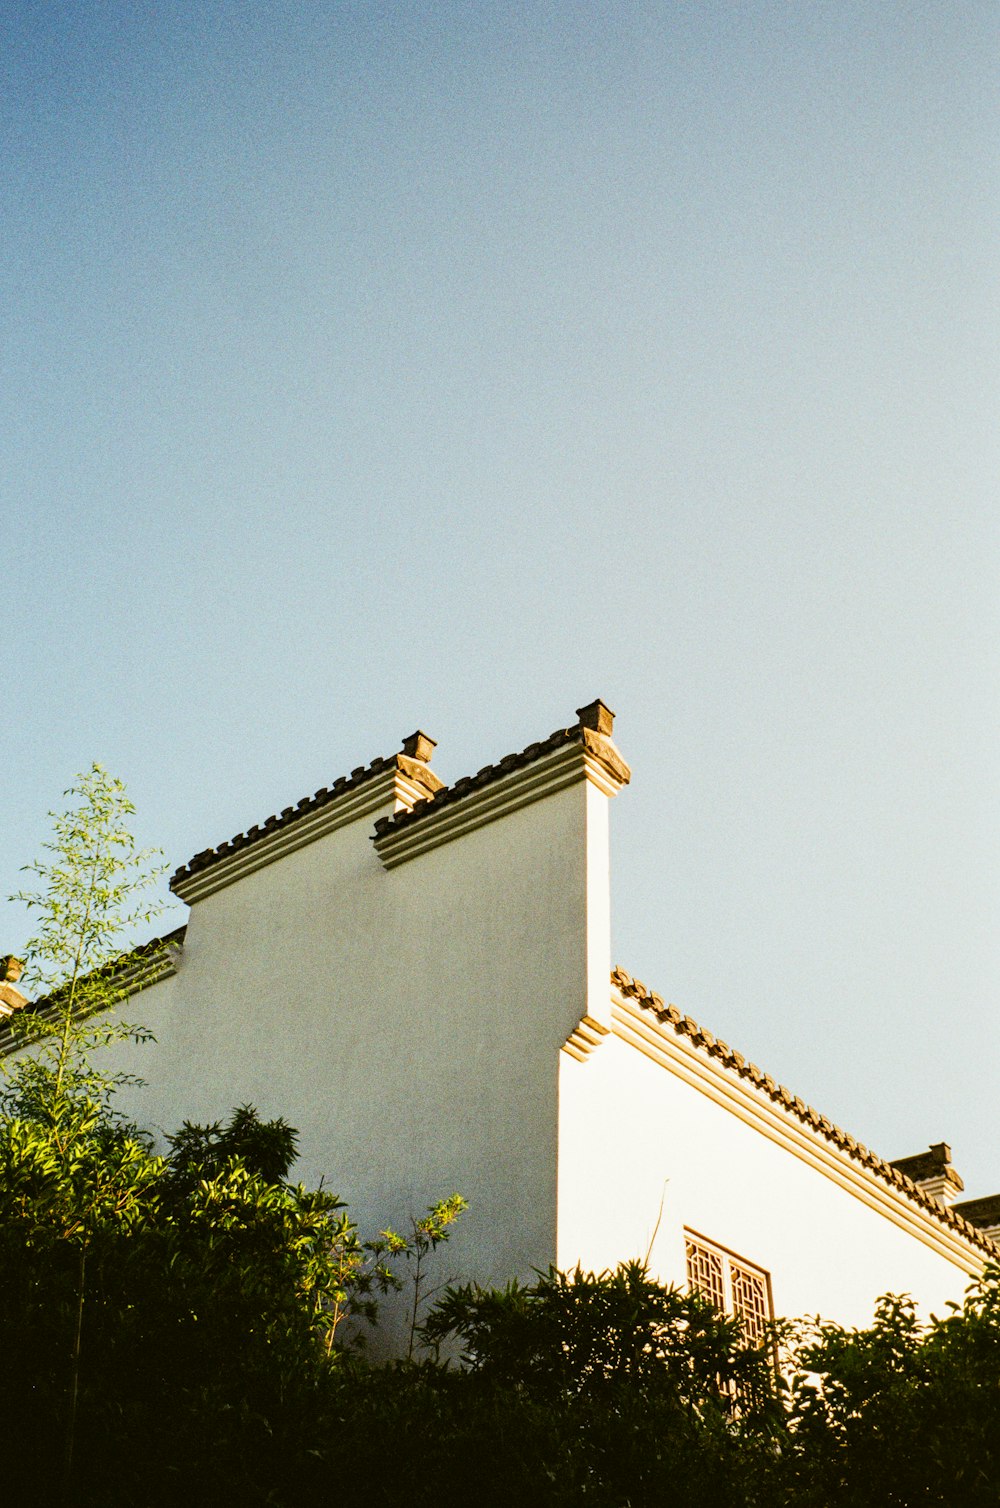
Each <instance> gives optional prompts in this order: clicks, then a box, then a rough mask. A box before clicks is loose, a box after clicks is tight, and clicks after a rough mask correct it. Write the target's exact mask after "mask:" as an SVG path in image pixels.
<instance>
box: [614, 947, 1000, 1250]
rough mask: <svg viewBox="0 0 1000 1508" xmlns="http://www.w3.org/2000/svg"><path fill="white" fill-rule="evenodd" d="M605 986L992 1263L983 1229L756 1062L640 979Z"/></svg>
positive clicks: (620, 975) (622, 977)
mask: <svg viewBox="0 0 1000 1508" xmlns="http://www.w3.org/2000/svg"><path fill="white" fill-rule="evenodd" d="M611 983H612V986H613V987H614V988H616V989H617V990H618V991H619V992H620V994H621V995H622V997H623V998H624V999H626V1000H630V1001H632V1002H634V1004H636V1005H637V1006H639V1007H640V1009H641V1010H643V1011H646V1012H648V1013H649V1014H650V1015H651V1016H653V1017H655V1019H656V1021H657V1022H658V1023H659V1024H660V1026H661V1027H669V1028H671V1029H672V1030H673V1032H674V1033H675V1034H676V1035H677V1036H678V1037H684V1038H686V1039H687V1041H688V1042H689V1043H690V1045H691V1046H693V1047H694V1048H696V1049H697V1050H698V1051H699V1053H700V1054H702V1055H704V1056H705V1057H706V1058H712V1059H715V1060H716V1061H717V1063H719V1064H720V1065H721V1066H723V1067H725V1068H727V1069H729V1070H730V1072H733V1073H735V1074H737V1075H738V1076H739V1077H740V1078H741V1079H743V1080H745V1081H746V1082H748V1083H749V1084H751V1085H752V1086H753V1088H754V1089H756V1090H757V1091H758V1093H760V1094H763V1095H765V1096H766V1097H767V1098H768V1099H769V1100H771V1101H772V1102H773V1103H774V1104H775V1105H776V1106H778V1107H779V1108H780V1110H782V1111H783V1112H784V1113H785V1114H786V1115H789V1116H791V1117H793V1118H794V1119H795V1120H797V1121H799V1122H801V1124H802V1125H804V1126H807V1127H809V1129H810V1130H812V1131H813V1132H815V1133H817V1134H818V1135H819V1136H821V1137H823V1138H824V1139H825V1140H826V1141H827V1142H829V1143H830V1144H831V1145H832V1146H834V1147H836V1149H837V1150H838V1152H840V1153H841V1154H843V1155H845V1156H847V1157H848V1158H850V1159H851V1160H853V1161H854V1162H856V1163H859V1164H860V1165H861V1166H862V1167H863V1168H865V1169H866V1170H867V1171H868V1172H869V1173H871V1174H874V1176H875V1177H876V1179H878V1180H879V1181H880V1182H881V1183H883V1184H885V1185H887V1186H889V1187H891V1188H892V1189H893V1190H894V1191H895V1192H896V1193H897V1194H902V1195H904V1196H905V1197H906V1198H907V1199H908V1200H909V1201H911V1202H912V1203H913V1204H915V1205H918V1206H919V1208H920V1210H921V1212H922V1213H923V1214H925V1215H930V1216H932V1217H933V1219H934V1220H935V1221H937V1222H939V1223H940V1224H942V1225H944V1226H947V1227H948V1229H949V1230H950V1231H952V1232H954V1233H955V1234H956V1235H958V1236H961V1237H962V1238H964V1240H965V1241H967V1242H968V1243H969V1244H970V1245H972V1246H975V1247H976V1248H977V1249H978V1250H979V1251H981V1252H982V1253H983V1254H984V1255H985V1256H988V1257H992V1258H994V1259H996V1256H997V1245H996V1243H995V1242H994V1241H993V1240H992V1239H991V1238H990V1237H989V1236H988V1235H987V1234H986V1233H985V1231H984V1230H981V1229H980V1228H979V1227H978V1226H977V1225H975V1224H973V1223H972V1222H971V1221H970V1220H967V1219H965V1218H964V1217H963V1216H962V1215H960V1214H958V1213H957V1212H956V1210H955V1209H954V1208H950V1207H949V1206H947V1205H944V1204H942V1203H941V1202H940V1201H939V1200H937V1199H935V1198H934V1197H933V1195H931V1194H929V1193H927V1191H926V1190H924V1189H922V1188H920V1187H919V1186H918V1185H917V1184H916V1183H914V1181H913V1179H912V1178H909V1177H908V1176H907V1175H906V1174H905V1173H903V1172H902V1171H901V1170H900V1169H899V1168H897V1167H894V1166H893V1164H892V1163H891V1162H887V1161H886V1160H885V1158H882V1157H879V1156H878V1155H877V1153H875V1152H872V1151H871V1150H870V1148H868V1147H866V1146H864V1144H863V1143H862V1142H859V1141H857V1140H856V1139H855V1137H853V1136H851V1135H850V1133H849V1132H847V1131H844V1130H842V1129H841V1127H840V1126H838V1125H836V1124H835V1123H834V1122H833V1121H831V1120H830V1119H829V1118H828V1117H827V1116H825V1115H821V1114H820V1112H819V1111H818V1110H815V1109H814V1108H813V1107H812V1105H807V1104H806V1102H805V1101H804V1100H803V1099H801V1098H800V1097H799V1096H798V1095H795V1094H793V1093H792V1091H791V1090H790V1089H787V1088H786V1087H785V1085H784V1084H778V1083H776V1082H775V1080H774V1079H773V1078H772V1077H771V1076H770V1074H767V1073H764V1072H763V1070H762V1069H760V1068H758V1067H757V1065H756V1063H750V1062H748V1061H747V1059H746V1058H745V1057H744V1056H743V1054H742V1053H740V1052H737V1051H736V1050H735V1049H734V1048H732V1047H730V1046H729V1044H728V1043H727V1042H723V1041H722V1040H721V1039H720V1038H718V1037H715V1036H713V1034H712V1033H711V1032H710V1031H707V1030H706V1029H705V1028H704V1027H703V1026H700V1025H699V1024H698V1022H697V1021H694V1020H693V1019H692V1018H691V1017H690V1016H685V1015H684V1014H683V1013H682V1012H681V1011H679V1010H678V1009H677V1007H676V1006H675V1005H668V1004H667V1003H666V1002H665V1001H664V1000H663V998H662V997H661V996H660V995H658V994H656V992H655V991H653V990H650V989H648V988H647V986H646V985H644V984H643V983H642V981H641V980H638V979H634V978H633V977H632V975H631V974H629V973H628V972H627V971H626V970H625V969H622V968H615V969H613V970H612V971H611ZM976 1202H978V1201H971V1200H970V1201H969V1203H970V1204H973V1203H976Z"/></svg>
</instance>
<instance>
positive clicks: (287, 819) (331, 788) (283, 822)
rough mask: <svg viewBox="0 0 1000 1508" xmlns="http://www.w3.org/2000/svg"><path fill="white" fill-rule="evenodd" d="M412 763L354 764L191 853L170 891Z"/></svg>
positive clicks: (402, 759)
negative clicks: (220, 840) (287, 803)
mask: <svg viewBox="0 0 1000 1508" xmlns="http://www.w3.org/2000/svg"><path fill="white" fill-rule="evenodd" d="M414 763H415V761H412V760H410V759H408V758H407V757H406V755H404V754H390V755H388V756H386V755H383V754H379V755H377V756H376V757H375V758H374V759H373V760H372V761H371V763H370V764H367V765H358V766H357V767H356V768H355V769H353V770H352V771H351V773H350V774H349V775H339V776H338V777H337V779H336V780H334V781H333V782H332V783H331V784H330V785H323V786H320V788H319V790H318V791H315V792H314V793H313V795H311V796H303V797H302V799H301V801H297V802H296V803H295V805H294V806H286V807H283V808H282V810H281V811H280V812H279V813H277V814H276V815H273V816H270V817H268V818H266V820H265V821H264V822H258V823H255V824H254V826H253V827H249V828H247V830H246V832H244V833H237V834H236V835H235V837H232V838H229V839H227V840H226V842H225V843H220V844H218V846H217V847H215V848H203V849H202V850H201V852H200V853H196V854H195V856H194V858H192V859H189V860H188V862H187V863H186V864H182V865H181V866H180V868H179V869H177V870H175V871H174V873H173V874H172V875H171V877H170V888H171V890H173V889H175V888H176V886H177V885H178V884H181V883H183V881H184V880H186V879H189V878H190V877H191V876H192V875H194V874H198V873H199V872H200V871H201V870H203V869H209V868H210V867H211V866H212V865H213V864H217V863H218V862H219V860H220V859H225V858H228V857H229V856H230V854H234V853H238V852H239V851H240V849H243V848H249V847H250V846H251V844H253V843H257V842H259V840H260V839H261V838H265V837H269V836H270V835H271V833H274V832H278V831H279V830H280V829H281V828H284V827H288V826H289V825H290V824H291V823H293V822H297V821H298V820H299V819H300V818H301V817H305V816H308V815H309V813H310V812H315V811H319V809H320V808H321V807H323V806H326V805H327V804H328V802H330V801H335V800H337V798H338V797H340V796H343V795H344V793H345V792H346V791H351V790H354V789H355V788H356V787H358V786H361V785H364V784H365V782H366V781H368V780H371V779H372V777H373V776H375V775H381V774H382V772H383V771H384V770H391V769H401V768H404V767H405V769H406V770H407V771H409V770H411V769H412V767H413V764H414Z"/></svg>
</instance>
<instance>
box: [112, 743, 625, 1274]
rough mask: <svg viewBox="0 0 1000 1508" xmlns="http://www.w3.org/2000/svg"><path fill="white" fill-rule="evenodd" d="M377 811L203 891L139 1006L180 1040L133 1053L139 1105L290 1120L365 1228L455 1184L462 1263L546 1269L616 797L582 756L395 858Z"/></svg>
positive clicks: (172, 1112) (456, 1242) (135, 1104)
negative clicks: (573, 774) (384, 848)
mask: <svg viewBox="0 0 1000 1508" xmlns="http://www.w3.org/2000/svg"><path fill="white" fill-rule="evenodd" d="M384 811H385V813H386V814H388V813H390V812H391V811H392V806H391V805H387V806H386V807H385V808H384ZM378 815H379V813H378V812H375V813H369V814H368V815H367V816H365V817H363V818H360V819H358V820H357V821H354V822H352V823H350V824H349V825H347V826H344V827H341V828H338V829H336V830H335V831H333V832H331V833H329V834H327V835H326V836H325V837H323V838H320V839H318V840H317V841H315V842H313V843H311V844H310V845H309V846H307V847H304V848H301V849H299V850H297V851H295V852H292V853H290V854H287V855H286V856H285V857H283V858H280V859H278V860H276V861H275V862H274V863H272V864H270V865H268V866H267V867H264V868H261V869H258V870H257V871H255V872H253V873H250V874H248V875H246V876H245V877H243V878H242V879H240V880H238V881H236V882H235V883H233V884H231V885H229V886H227V887H226V888H224V889H221V890H219V891H217V892H215V893H214V894H211V895H208V896H206V897H205V898H204V899H202V900H199V901H197V902H196V903H195V904H194V905H193V907H192V909H191V916H190V920H189V923H188V929H187V935H186V940H185V946H184V951H183V954H182V956H181V958H180V961H179V965H178V972H177V974H176V976H175V977H173V978H171V979H169V980H166V981H164V982H163V983H161V984H158V985H154V986H153V987H152V988H151V989H149V990H148V991H145V992H143V993H142V994H141V995H139V996H138V997H135V998H133V999H132V1000H130V1001H129V1002H128V1005H127V1009H126V1010H125V1015H126V1016H127V1017H128V1018H129V1019H135V1020H140V1021H143V1022H144V1023H146V1024H148V1025H149V1026H150V1028H151V1029H152V1030H153V1031H154V1033H155V1035H156V1037H157V1039H158V1041H157V1044H156V1046H154V1047H147V1048H143V1049H139V1050H134V1051H133V1053H132V1054H127V1053H125V1054H123V1053H121V1052H120V1051H119V1058H120V1060H121V1061H122V1062H123V1063H124V1062H125V1060H126V1058H129V1059H130V1062H129V1066H134V1067H136V1068H137V1069H138V1071H139V1072H141V1073H142V1074H143V1076H144V1077H145V1078H146V1079H147V1080H148V1085H147V1087H146V1088H145V1089H141V1090H136V1091H134V1092H132V1094H131V1098H130V1104H129V1108H130V1109H132V1110H133V1112H134V1113H135V1115H136V1117H137V1118H138V1119H139V1120H141V1121H142V1122H143V1123H145V1124H147V1125H155V1126H159V1127H162V1128H163V1129H165V1130H169V1129H173V1128H175V1127H176V1126H177V1125H178V1124H179V1123H180V1121H181V1120H182V1119H183V1118H187V1119H193V1120H207V1119H208V1120H210V1119H217V1118H219V1117H223V1116H225V1115H226V1114H227V1113H228V1112H229V1110H230V1109H231V1108H232V1107H233V1106H234V1105H236V1104H238V1103H241V1102H244V1101H249V1102H252V1103H253V1104H255V1105H256V1106H257V1107H258V1109H259V1110H260V1112H261V1113H262V1114H263V1115H266V1116H273V1115H279V1114H280V1115H284V1116H285V1117H286V1118H287V1119H288V1120H289V1121H291V1123H292V1124H293V1125H295V1126H297V1127H298V1128H299V1131H300V1133H301V1142H300V1146H301V1161H300V1164H299V1167H298V1168H297V1170H296V1171H297V1176H301V1177H302V1178H303V1179H304V1180H306V1181H317V1180H318V1179H319V1178H320V1177H321V1176H323V1177H325V1180H326V1186H327V1187H328V1188H332V1189H333V1190H335V1191H336V1192H337V1193H338V1194H340V1195H341V1196H342V1197H343V1198H344V1199H346V1200H347V1201H348V1204H349V1206H350V1207H351V1210H352V1213H353V1214H354V1215H355V1216H356V1217H357V1218H358V1219H359V1223H360V1224H361V1225H362V1228H363V1230H364V1231H365V1232H366V1233H374V1231H375V1230H377V1229H379V1228H381V1227H382V1226H384V1225H385V1224H395V1225H401V1224H404V1223H405V1221H406V1218H407V1216H408V1215H409V1214H410V1213H411V1212H412V1213H418V1214H419V1213H422V1212H423V1210H424V1208H425V1207H426V1206H427V1205H428V1204H429V1203H431V1202H432V1201H434V1200H436V1199H439V1198H442V1197H444V1196H446V1195H448V1194H450V1193H452V1192H454V1191H457V1192H460V1193H461V1194H463V1195H464V1196H465V1197H466V1198H467V1199H468V1200H469V1203H470V1210H469V1213H468V1214H467V1215H466V1216H465V1217H464V1219H463V1221H462V1224H461V1226H460V1227H459V1229H458V1230H457V1232H456V1234H455V1236H454V1238H453V1240H452V1243H451V1245H450V1246H449V1247H448V1249H447V1253H446V1259H447V1272H446V1273H445V1274H444V1275H446V1276H449V1277H451V1276H471V1275H473V1274H474V1275H475V1276H476V1277H478V1278H480V1279H483V1280H487V1281H492V1280H496V1281H505V1280H507V1279H508V1278H509V1277H510V1276H511V1275H512V1274H514V1273H518V1274H522V1275H526V1276H527V1275H530V1272H531V1270H532V1269H533V1268H534V1267H536V1266H545V1265H547V1264H548V1263H549V1262H551V1261H552V1260H554V1258H555V1222H556V1213H555V1200H556V1183H555V1180H556V1136H557V1086H558V1065H559V1057H560V1053H559V1048H560V1045H561V1043H562V1042H563V1040H564V1039H565V1037H566V1036H567V1034H568V1033H569V1032H570V1031H571V1030H572V1028H573V1026H574V1025H575V1023H576V1022H577V1021H578V1020H579V1019H580V1017H581V1015H582V1014H584V1013H585V1011H586V1010H587V1008H588V991H589V990H590V989H591V985H590V981H589V979H588V969H596V970H598V971H599V972H600V977H601V990H600V991H599V993H602V994H603V999H604V1001H605V1004H606V1001H607V977H608V968H609V957H608V940H607V938H608V924H607V889H608V886H607V798H606V797H605V796H604V795H602V794H601V793H600V792H598V791H596V790H595V789H594V788H593V787H592V786H591V785H590V783H589V782H588V781H587V780H586V779H584V778H583V775H582V771H581V776H580V778H579V780H577V781H576V783H574V784H572V785H570V786H569V787H568V788H565V789H563V790H560V791H558V792H556V793H555V794H551V795H548V796H546V797H544V798H543V799H541V800H538V801H536V802H534V803H533V804H532V805H529V806H526V807H522V808H520V809H518V810H515V811H512V812H509V813H508V814H507V815H505V816H504V817H503V818H502V819H500V820H497V821H494V822H492V823H490V824H489V825H486V826H483V827H478V828H475V829H474V830H472V831H470V832H467V833H465V834H463V835H462V836H460V837H457V838H455V839H454V840H453V841H451V842H448V843H445V844H443V845H442V846H440V847H437V848H434V849H433V850H432V851H430V852H427V853H423V854H421V855H419V856H418V857H416V858H414V859H412V860H410V861H408V862H406V863H403V864H400V865H399V866H398V867H397V868H394V869H392V870H390V871H388V872H387V871H386V870H385V869H384V868H383V867H382V865H381V863H380V862H379V860H378V858H377V856H376V854H375V853H374V851H373V845H372V843H371V841H370V834H371V832H372V828H373V823H374V820H375V817H376V816H378ZM588 845H589V846H590V847H592V848H594V850H595V851H596V853H597V855H598V857H599V858H600V859H601V861H602V863H603V871H601V872H599V874H598V880H597V883H596V893H595V895H591V896H590V897H588V873H587V853H588ZM588 911H589V915H590V918H591V921H592V922H593V926H592V928H591V930H590V934H589V936H588ZM595 936H596V938H597V941H596V943H595V941H594V938H595Z"/></svg>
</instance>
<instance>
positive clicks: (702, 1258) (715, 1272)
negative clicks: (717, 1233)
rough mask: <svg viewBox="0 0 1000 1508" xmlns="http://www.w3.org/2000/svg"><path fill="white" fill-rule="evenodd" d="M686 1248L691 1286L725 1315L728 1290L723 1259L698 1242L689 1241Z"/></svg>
mask: <svg viewBox="0 0 1000 1508" xmlns="http://www.w3.org/2000/svg"><path fill="white" fill-rule="evenodd" d="M686 1246H687V1275H688V1283H689V1285H690V1286H691V1287H692V1288H697V1289H698V1290H699V1291H700V1292H701V1293H703V1294H704V1295H705V1297H706V1298H707V1299H708V1301H709V1303H711V1304H714V1305H715V1307H716V1309H719V1310H721V1311H722V1313H725V1311H726V1288H725V1281H724V1278H723V1271H722V1258H721V1257H720V1256H719V1254H718V1252H714V1251H709V1249H708V1247H707V1246H702V1245H700V1244H699V1242H697V1241H691V1240H688V1241H687V1243H686Z"/></svg>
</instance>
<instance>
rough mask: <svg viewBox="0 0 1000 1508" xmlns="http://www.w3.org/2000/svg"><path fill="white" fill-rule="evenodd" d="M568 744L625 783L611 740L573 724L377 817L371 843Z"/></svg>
mask: <svg viewBox="0 0 1000 1508" xmlns="http://www.w3.org/2000/svg"><path fill="white" fill-rule="evenodd" d="M571 743H575V744H582V745H583V747H584V748H585V749H589V750H590V751H591V752H592V753H594V754H596V755H597V756H598V757H599V758H600V759H602V760H603V761H604V762H605V763H610V764H612V765H613V766H614V768H615V773H616V774H617V775H618V777H619V779H621V781H622V783H623V784H627V783H628V780H629V778H630V771H629V768H628V766H627V765H626V764H625V762H624V760H623V759H622V758H621V756H620V755H619V754H618V752H617V750H616V749H615V747H614V745H613V744H612V743H611V741H610V739H608V738H606V737H605V736H604V735H602V734H600V733H598V732H596V731H595V730H593V729H591V728H588V727H586V726H584V725H583V724H582V723H574V724H573V726H572V727H570V728H556V730H555V731H554V732H553V733H550V734H549V736H548V738H543V739H539V740H538V741H537V742H536V743H532V744H528V746H527V748H525V749H520V750H518V752H517V753H515V754H505V755H504V757H503V758H502V759H498V760H497V761H496V763H495V764H485V765H483V767H482V769H481V770H477V771H476V773H475V775H463V777H462V779H461V780H456V781H455V783H454V785H444V786H442V787H441V789H440V790H439V791H435V792H434V794H433V795H432V796H429V797H428V799H427V800H426V801H418V802H417V803H416V804H415V805H414V806H413V807H412V808H411V810H410V811H399V812H395V813H394V814H393V815H392V816H391V817H379V819H378V821H377V822H376V823H375V832H374V835H373V836H374V839H376V840H377V839H379V838H384V837H385V836H386V835H387V834H388V833H395V832H399V830H400V829H401V828H405V827H410V826H412V824H413V823H415V822H421V821H423V819H424V818H426V817H428V816H432V815H433V814H434V813H435V812H438V811H440V810H441V808H442V807H443V806H447V805H449V804H450V803H451V802H453V801H461V800H462V798H463V797H464V796H468V795H470V794H471V793H472V792H473V791H478V790H481V789H482V788H483V787H484V786H487V785H492V784H493V782H494V781H497V780H503V779H504V777H505V776H507V775H513V774H514V772H515V771H516V770H523V769H524V768H525V767H526V766H527V765H529V764H534V762H535V760H536V759H541V758H542V757H543V755H545V754H553V753H555V751H556V749H559V748H562V747H563V746H564V745H566V744H571Z"/></svg>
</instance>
